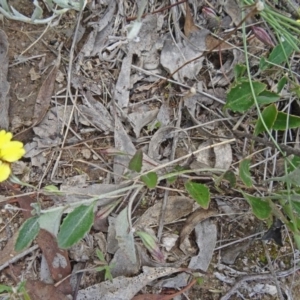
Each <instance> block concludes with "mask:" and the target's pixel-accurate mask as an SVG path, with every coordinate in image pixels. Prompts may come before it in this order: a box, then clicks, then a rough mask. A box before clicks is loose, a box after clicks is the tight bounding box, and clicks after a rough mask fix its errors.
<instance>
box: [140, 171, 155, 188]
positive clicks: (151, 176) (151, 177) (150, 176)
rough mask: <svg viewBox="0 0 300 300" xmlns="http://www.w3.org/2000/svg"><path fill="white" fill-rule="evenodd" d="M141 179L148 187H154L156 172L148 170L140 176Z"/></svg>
mask: <svg viewBox="0 0 300 300" xmlns="http://www.w3.org/2000/svg"><path fill="white" fill-rule="evenodd" d="M141 180H142V181H143V182H144V183H145V184H146V186H147V188H148V189H154V188H155V187H156V185H157V174H156V173H155V172H149V173H147V174H145V175H143V176H141Z"/></svg>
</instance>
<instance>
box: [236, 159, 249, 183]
mask: <svg viewBox="0 0 300 300" xmlns="http://www.w3.org/2000/svg"><path fill="white" fill-rule="evenodd" d="M239 174H240V177H241V179H242V181H243V182H244V184H245V185H246V186H248V187H250V186H252V178H251V174H250V159H244V160H242V161H241V162H240V167H239Z"/></svg>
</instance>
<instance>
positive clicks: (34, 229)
mask: <svg viewBox="0 0 300 300" xmlns="http://www.w3.org/2000/svg"><path fill="white" fill-rule="evenodd" d="M39 230H40V225H39V216H34V217H32V218H29V219H27V220H26V221H25V222H24V223H23V224H22V226H21V227H20V230H19V234H18V238H17V241H16V244H15V250H16V251H21V250H24V249H25V248H26V247H27V246H28V245H29V244H30V243H31V242H32V241H33V240H34V239H35V238H36V236H37V235H38V233H39Z"/></svg>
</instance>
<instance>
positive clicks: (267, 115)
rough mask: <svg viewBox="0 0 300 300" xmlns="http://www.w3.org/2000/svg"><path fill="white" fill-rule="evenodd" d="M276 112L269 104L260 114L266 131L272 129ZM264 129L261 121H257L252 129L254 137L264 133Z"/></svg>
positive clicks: (274, 107)
mask: <svg viewBox="0 0 300 300" xmlns="http://www.w3.org/2000/svg"><path fill="white" fill-rule="evenodd" d="M277 114H278V110H277V107H276V105H275V104H271V105H269V106H268V107H266V108H265V109H264V110H263V112H262V113H261V115H262V118H263V120H264V121H265V124H266V126H267V128H268V129H271V128H272V127H273V124H274V122H275V120H276V118H277ZM265 130H266V129H265V127H264V125H263V123H262V121H261V119H258V121H257V122H256V125H255V129H254V135H259V134H260V133H262V132H264V131H265Z"/></svg>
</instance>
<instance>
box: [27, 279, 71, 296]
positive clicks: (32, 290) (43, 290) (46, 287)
mask: <svg viewBox="0 0 300 300" xmlns="http://www.w3.org/2000/svg"><path fill="white" fill-rule="evenodd" d="M25 288H26V291H27V292H28V294H29V296H30V299H31V300H41V299H43V300H54V299H55V300H68V299H69V298H68V297H67V296H65V295H64V294H63V293H62V292H60V291H59V290H58V289H57V288H56V287H55V286H54V285H50V284H46V283H43V282H41V281H34V280H27V281H26V285H25Z"/></svg>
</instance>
